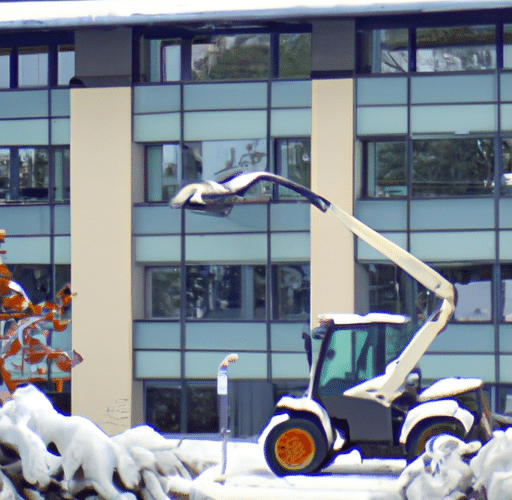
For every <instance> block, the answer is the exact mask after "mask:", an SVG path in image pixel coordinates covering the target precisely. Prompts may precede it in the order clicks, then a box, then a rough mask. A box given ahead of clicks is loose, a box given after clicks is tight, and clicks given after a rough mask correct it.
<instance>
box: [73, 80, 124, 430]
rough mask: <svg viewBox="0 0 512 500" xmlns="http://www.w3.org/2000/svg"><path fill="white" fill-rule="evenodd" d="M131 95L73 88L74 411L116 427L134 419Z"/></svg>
mask: <svg viewBox="0 0 512 500" xmlns="http://www.w3.org/2000/svg"><path fill="white" fill-rule="evenodd" d="M131 95H132V91H131V88H129V87H116V88H84V89H82V88H80V89H73V90H72V91H71V144H72V148H71V200H72V202H71V233H72V235H73V236H72V238H71V255H72V263H71V269H72V275H71V281H72V283H73V289H74V290H75V291H76V292H77V296H76V298H75V300H74V302H73V348H74V349H75V350H76V351H77V352H79V353H80V354H81V356H82V357H83V358H84V361H83V362H82V363H81V364H80V365H78V366H76V367H75V368H74V369H73V377H72V411H73V413H74V414H78V415H84V416H86V417H89V418H91V419H92V420H93V421H95V422H96V423H98V424H99V425H100V426H101V427H102V428H103V429H104V430H105V431H106V432H108V433H111V434H112V433H116V432H119V431H122V430H124V429H126V428H128V427H130V426H131V407H132V341H131V337H132V297H131V288H132V286H131V283H132V278H131V268H132V267H131V266H132V252H131V209H132V198H131V136H132V130H131Z"/></svg>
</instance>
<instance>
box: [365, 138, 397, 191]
mask: <svg viewBox="0 0 512 500" xmlns="http://www.w3.org/2000/svg"><path fill="white" fill-rule="evenodd" d="M405 145H406V143H405V141H379V142H367V143H366V144H365V154H366V163H367V165H368V168H367V172H368V180H367V195H368V196H369V197H372V198H373V197H376V198H380V197H394V196H406V195H407V177H406V148H405Z"/></svg>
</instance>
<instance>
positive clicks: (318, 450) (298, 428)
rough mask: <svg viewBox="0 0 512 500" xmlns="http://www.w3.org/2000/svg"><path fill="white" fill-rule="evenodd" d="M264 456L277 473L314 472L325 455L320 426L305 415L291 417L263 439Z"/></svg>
mask: <svg viewBox="0 0 512 500" xmlns="http://www.w3.org/2000/svg"><path fill="white" fill-rule="evenodd" d="M264 450H265V459H266V460H267V464H268V466H269V467H270V468H271V469H272V471H273V472H274V474H276V475H277V476H286V475H288V474H310V473H312V472H316V471H317V470H318V469H319V468H320V467H321V466H322V464H323V463H324V462H325V459H326V457H327V451H328V446H327V439H326V437H325V433H324V431H323V429H321V428H320V427H319V426H318V425H317V424H316V423H314V421H312V420H308V419H307V418H292V419H290V420H286V421H285V422H282V423H280V424H278V425H277V426H276V427H274V428H273V429H272V430H271V431H270V433H269V435H268V437H267V439H266V440H265V447H264Z"/></svg>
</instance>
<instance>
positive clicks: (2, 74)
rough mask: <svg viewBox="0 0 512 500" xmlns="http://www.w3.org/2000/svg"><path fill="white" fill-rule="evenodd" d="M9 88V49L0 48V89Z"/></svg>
mask: <svg viewBox="0 0 512 500" xmlns="http://www.w3.org/2000/svg"><path fill="white" fill-rule="evenodd" d="M10 86H11V49H9V48H5V49H4V48H0V88H2V89H8V88H9V87H10Z"/></svg>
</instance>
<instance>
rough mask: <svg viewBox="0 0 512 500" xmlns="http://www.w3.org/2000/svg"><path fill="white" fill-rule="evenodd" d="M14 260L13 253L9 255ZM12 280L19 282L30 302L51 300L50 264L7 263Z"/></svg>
mask: <svg viewBox="0 0 512 500" xmlns="http://www.w3.org/2000/svg"><path fill="white" fill-rule="evenodd" d="M9 259H10V260H11V261H12V260H15V259H16V256H15V255H9ZM8 267H9V271H11V273H12V276H13V279H14V281H16V282H17V283H19V284H20V285H21V286H22V288H23V289H24V290H25V292H26V293H27V296H28V298H29V300H30V301H31V302H32V304H39V303H40V302H44V301H45V300H53V299H54V297H52V296H51V293H50V291H51V288H50V281H51V279H52V277H51V276H52V273H51V266H48V265H43V264H9V266H8Z"/></svg>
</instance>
